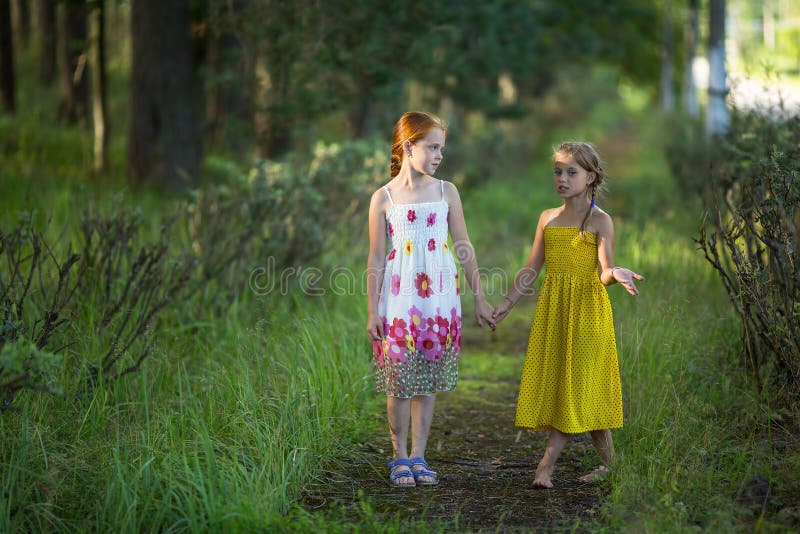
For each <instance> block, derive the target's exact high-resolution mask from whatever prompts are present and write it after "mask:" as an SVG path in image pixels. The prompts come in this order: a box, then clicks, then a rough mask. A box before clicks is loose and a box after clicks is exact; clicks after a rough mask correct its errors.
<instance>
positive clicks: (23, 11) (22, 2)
mask: <svg viewBox="0 0 800 534" xmlns="http://www.w3.org/2000/svg"><path fill="white" fill-rule="evenodd" d="M11 22H12V27H13V30H12V33H13V34H14V36H15V37H16V38H17V45H18V46H19V47H20V48H22V49H24V48H28V44H29V43H30V41H31V8H30V5H28V0H12V2H11Z"/></svg>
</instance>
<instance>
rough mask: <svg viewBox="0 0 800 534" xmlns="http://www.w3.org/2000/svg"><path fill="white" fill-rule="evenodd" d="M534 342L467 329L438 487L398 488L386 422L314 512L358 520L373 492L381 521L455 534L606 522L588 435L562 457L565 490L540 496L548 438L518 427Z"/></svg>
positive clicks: (437, 431)
mask: <svg viewBox="0 0 800 534" xmlns="http://www.w3.org/2000/svg"><path fill="white" fill-rule="evenodd" d="M522 320H523V321H525V320H529V319H522ZM503 326H505V323H504V325H503ZM526 339H527V330H526V329H525V327H524V326H523V327H522V328H519V327H517V328H502V329H498V332H497V333H495V334H493V335H492V336H488V335H487V334H486V333H485V332H483V331H478V330H477V329H476V328H472V329H465V331H464V339H463V341H464V347H466V348H467V350H465V351H464V353H463V354H462V371H461V380H460V382H459V386H458V389H457V390H456V391H454V392H451V393H447V394H441V395H439V396H438V398H437V407H436V413H435V416H434V419H433V426H432V430H431V437H430V441H429V444H428V452H427V455H426V456H427V460H428V463H429V464H431V468H432V469H434V470H436V471H438V473H439V476H440V483H439V485H438V486H435V487H420V488H413V489H398V488H393V487H390V486H389V484H388V469H387V468H386V462H387V461H388V460H389V459H390V457H391V443H390V441H389V436H388V431H384V429H385V428H386V424H385V422H383V421H384V413H383V412H380V413H377V414H376V418H380V420H381V421H382V422H381V424H379V425H378V427H379V433H377V434H376V435H372V436H369V438H367V439H366V440H365V443H364V444H363V445H362V447H361V449H360V450H359V451H355V454H354V457H353V460H352V461H353V463H351V464H347V465H346V466H345V465H342V466H341V467H340V468H334V469H333V471H332V472H331V479H330V481H329V482H328V483H327V484H326V485H324V486H317V487H314V488H312V489H311V490H310V491H309V492H308V494H307V497H306V499H305V504H306V507H307V509H309V510H325V509H328V508H329V507H332V506H344V507H345V509H349V510H353V509H354V507H355V506H357V505H358V502H359V492H363V496H364V498H365V499H368V500H370V501H371V503H372V508H373V509H374V510H375V511H376V512H379V513H398V512H399V513H403V514H404V515H405V516H406V517H409V518H417V519H426V520H437V519H438V520H444V521H446V522H448V523H449V524H450V525H451V526H452V529H450V528H448V530H453V531H465V530H469V531H476V530H487V531H496V530H497V531H527V530H536V531H542V530H546V531H550V530H573V529H574V528H575V527H578V528H580V523H581V521H582V520H587V519H591V518H594V517H596V515H597V514H598V511H599V501H600V498H601V496H602V495H603V494H604V493H606V492H607V491H608V490H609V484H608V482H601V483H599V484H594V485H585V484H580V483H579V482H578V477H579V476H581V475H582V474H585V473H586V472H587V471H589V470H590V469H591V468H593V467H594V466H595V465H596V464H597V462H598V458H597V454H596V453H595V451H594V449H593V447H592V445H591V440H590V439H589V437H588V435H582V436H576V437H574V438H573V439H572V440H571V441H570V443H569V444H568V445H567V447H566V449H565V450H564V452H563V453H562V456H561V458H560V459H559V462H558V464H557V466H556V471H555V473H554V477H553V481H554V483H555V484H556V488H554V489H552V490H537V489H533V488H531V486H530V482H531V480H532V479H533V472H534V470H535V468H536V463H537V462H538V460H539V458H540V456H541V454H542V451H543V450H544V445H545V441H546V439H547V434H546V433H544V432H528V431H525V430H520V429H518V428H515V427H514V410H515V403H516V396H517V386H518V376H519V373H518V369H519V368H520V367H521V364H522V358H523V356H522V355H523V354H524V349H525V342H526ZM490 359H491V360H490ZM481 360H482V363H481ZM487 360H488V361H487ZM345 467H346V469H347V472H345V470H344V468H345Z"/></svg>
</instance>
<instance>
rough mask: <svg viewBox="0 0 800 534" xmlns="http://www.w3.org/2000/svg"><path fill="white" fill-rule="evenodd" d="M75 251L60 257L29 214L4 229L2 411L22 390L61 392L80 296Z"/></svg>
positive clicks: (0, 237) (0, 250) (0, 238)
mask: <svg viewBox="0 0 800 534" xmlns="http://www.w3.org/2000/svg"><path fill="white" fill-rule="evenodd" d="M79 259H80V256H79V255H78V254H74V253H72V251H71V250H68V251H67V252H65V253H63V254H61V255H59V254H58V253H57V252H56V251H54V250H53V249H52V248H51V247H50V246H49V245H48V243H47V241H46V240H45V238H44V237H43V236H42V234H41V233H40V232H39V231H37V230H36V229H34V228H33V226H32V224H31V219H30V218H29V217H25V218H23V220H22V221H21V222H20V223H19V224H18V225H17V226H16V227H14V228H12V229H11V230H9V231H3V230H2V229H0V261H2V263H0V314H2V317H0V411H3V410H6V409H8V408H9V407H11V404H12V402H13V401H14V398H15V396H16V394H17V393H18V392H19V391H20V390H23V389H36V390H40V391H51V392H53V391H57V390H58V387H57V386H56V384H55V382H56V381H55V377H54V373H53V371H54V370H55V369H56V368H57V367H58V365H59V363H60V358H59V357H58V356H57V355H56V354H57V353H60V352H61V350H62V349H63V348H64V345H65V342H64V338H63V332H64V326H65V325H66V323H67V317H68V315H69V314H68V308H69V306H70V304H71V302H72V300H73V297H74V295H75V290H76V288H77V279H76V271H77V269H75V268H74V267H75V265H76V264H77V262H78V260H79Z"/></svg>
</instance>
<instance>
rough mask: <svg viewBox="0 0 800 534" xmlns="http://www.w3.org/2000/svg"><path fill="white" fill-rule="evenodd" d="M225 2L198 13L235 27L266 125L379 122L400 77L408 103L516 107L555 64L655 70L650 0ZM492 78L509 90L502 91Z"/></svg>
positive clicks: (218, 27)
mask: <svg viewBox="0 0 800 534" xmlns="http://www.w3.org/2000/svg"><path fill="white" fill-rule="evenodd" d="M236 5H237V6H239V7H237V9H235V10H232V11H231V10H228V11H225V16H210V17H209V20H208V24H209V27H210V29H211V32H212V34H217V33H221V32H231V33H232V34H234V35H236V36H238V37H239V39H240V40H241V42H243V43H245V45H244V46H243V49H242V52H241V58H240V59H241V61H242V62H244V63H246V64H248V65H251V67H252V68H251V71H252V70H254V69H255V71H259V69H261V71H260V72H262V74H261V76H263V77H264V79H265V80H267V81H268V82H269V83H266V82H264V83H262V84H261V85H262V86H264V87H269V90H267V91H265V92H264V94H261V95H259V94H251V95H250V98H251V102H252V103H253V104H254V106H255V108H256V109H255V111H256V112H264V113H266V115H267V116H269V117H270V118H269V123H270V124H272V125H274V128H272V130H271V132H272V133H270V134H269V135H275V134H274V130H275V129H289V130H292V129H294V130H297V129H300V127H301V126H302V125H303V124H305V123H307V122H309V121H311V120H312V118H314V117H319V116H320V115H322V114H325V113H341V114H342V115H343V117H344V119H345V124H346V126H347V133H348V134H349V135H350V136H351V137H362V136H364V135H366V134H368V133H369V132H371V131H375V130H376V129H377V130H378V131H388V129H389V128H391V122H392V120H396V116H398V115H399V113H397V111H396V110H397V109H398V108H402V107H404V103H403V102H404V98H403V96H404V91H407V90H408V87H409V85H411V84H417V85H418V86H419V87H420V88H421V91H420V93H421V95H420V97H419V98H418V99H415V101H414V102H412V104H411V105H413V106H421V107H427V108H434V109H435V108H438V106H439V105H440V103H441V101H442V100H443V99H447V100H449V101H451V102H452V103H453V104H454V105H455V106H456V107H457V109H458V110H466V111H478V112H481V113H485V114H486V115H487V116H489V117H491V118H508V117H513V118H519V117H522V116H524V115H525V113H526V112H527V111H528V109H527V108H526V106H527V101H528V99H529V97H530V96H532V95H540V94H542V93H543V92H544V91H545V90H546V89H547V88H548V87H549V86H550V84H551V83H552V82H553V80H554V79H555V73H556V72H558V71H559V70H561V69H562V68H563V67H564V66H565V65H570V66H576V67H579V68H583V69H585V70H586V71H588V70H590V69H591V67H592V66H593V65H594V64H595V63H598V62H600V63H603V62H604V63H609V64H613V65H615V66H617V67H619V68H620V70H621V71H622V72H623V73H624V75H625V76H626V77H628V78H629V79H632V80H635V81H636V82H639V83H647V84H651V85H652V84H654V83H655V81H656V80H657V78H658V70H657V65H658V47H659V36H658V31H655V32H654V31H650V30H651V28H652V25H651V24H650V23H651V22H652V19H653V18H654V17H655V16H656V10H657V8H656V5H655V4H654V3H653V2H649V1H644V0H641V1H636V2H624V3H612V4H609V3H608V2H603V1H600V0H592V1H590V2H580V3H567V4H564V3H558V2H518V1H509V0H504V1H502V2H468V3H465V4H463V5H459V6H458V9H453V5H452V3H451V2H448V1H446V0H433V1H430V2H424V3H418V2H412V1H404V2H393V1H386V0H382V1H380V2H374V1H366V0H360V1H357V2H352V1H350V2H342V1H339V0H336V1H329V2H323V3H315V2H299V3H294V4H291V5H290V4H285V3H281V2H249V3H241V4H236ZM211 13H216V11H214V10H211ZM620 26H622V28H620ZM228 68H229V70H230V71H231V73H233V74H235V73H236V72H238V70H237V69H238V67H236V66H230V67H228ZM501 79H503V80H505V82H504V83H505V86H506V88H508V87H513V88H514V89H513V91H512V92H514V93H516V95H515V96H508V95H504V94H503V92H504V87H502V85H503V84H501V83H500V80H501ZM579 83H583V81H581V82H579ZM245 86H248V84H245ZM245 90H246V89H245ZM256 92H257V91H256ZM386 110H394V111H392V112H388V111H386ZM288 147H289V145H288V144H285V145H283V151H281V152H280V154H283V153H285V150H286V149H287V148H288ZM270 155H273V154H272V153H271V154H270Z"/></svg>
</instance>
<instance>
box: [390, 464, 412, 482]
mask: <svg viewBox="0 0 800 534" xmlns="http://www.w3.org/2000/svg"><path fill="white" fill-rule="evenodd" d="M397 467H400V466H397ZM398 478H414V473H412V472H411V471H409V470H408V469H406V468H401V469H392V472H391V473H389V480H390V481H391V482H394V481H395V480H397V479H398Z"/></svg>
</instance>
